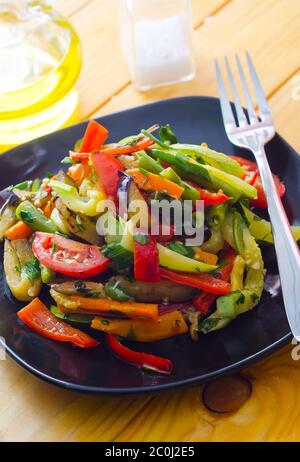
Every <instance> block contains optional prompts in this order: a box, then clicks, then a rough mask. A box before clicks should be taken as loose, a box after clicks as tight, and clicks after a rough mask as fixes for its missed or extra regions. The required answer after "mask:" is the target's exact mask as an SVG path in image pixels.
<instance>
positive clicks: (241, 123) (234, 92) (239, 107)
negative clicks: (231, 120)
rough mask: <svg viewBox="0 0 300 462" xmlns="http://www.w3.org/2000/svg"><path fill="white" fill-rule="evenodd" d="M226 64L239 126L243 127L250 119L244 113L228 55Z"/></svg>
mask: <svg viewBox="0 0 300 462" xmlns="http://www.w3.org/2000/svg"><path fill="white" fill-rule="evenodd" d="M225 65H226V69H227V74H228V80H229V83H230V88H231V92H232V96H233V101H234V104H235V110H236V114H237V118H238V122H239V126H240V127H241V126H245V125H248V121H247V118H246V116H245V113H244V111H243V108H242V104H241V100H240V97H239V94H238V90H237V87H236V84H235V81H234V77H233V74H232V72H231V68H230V65H229V61H228V58H227V57H226V58H225Z"/></svg>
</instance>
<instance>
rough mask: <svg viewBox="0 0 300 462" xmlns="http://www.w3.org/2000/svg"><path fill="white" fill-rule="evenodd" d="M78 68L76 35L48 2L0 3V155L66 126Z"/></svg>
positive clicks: (73, 106)
mask: <svg viewBox="0 0 300 462" xmlns="http://www.w3.org/2000/svg"><path fill="white" fill-rule="evenodd" d="M80 69H81V48H80V43H79V39H78V37H77V34H76V32H75V31H74V29H73V28H72V26H71V25H70V24H69V23H68V22H67V21H66V20H65V19H64V18H63V17H62V16H60V15H59V14H58V13H57V12H56V11H55V10H54V9H53V8H52V7H51V2H49V1H46V0H44V1H30V0H7V1H6V0H0V151H4V150H5V149H7V148H9V147H11V146H14V145H16V144H20V143H23V142H26V141H28V140H30V139H33V138H37V137H39V136H42V135H44V134H46V133H49V132H51V131H54V130H56V129H58V128H60V127H62V126H63V125H64V124H66V122H67V121H68V120H69V119H70V118H71V117H72V115H73V114H74V112H75V110H76V107H77V103H78V94H77V91H76V90H75V87H74V85H75V82H76V81H77V79H78V76H79V73H80Z"/></svg>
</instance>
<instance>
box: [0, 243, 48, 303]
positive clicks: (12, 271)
mask: <svg viewBox="0 0 300 462" xmlns="http://www.w3.org/2000/svg"><path fill="white" fill-rule="evenodd" d="M4 272H5V277H6V282H7V285H8V287H9V289H10V291H11V292H12V294H13V296H14V297H15V298H16V299H17V300H19V301H21V302H27V301H30V300H32V299H33V298H35V297H37V296H38V295H39V293H40V291H41V287H42V283H41V274H40V268H39V264H38V261H37V260H36V259H35V258H34V255H33V253H32V250H31V247H30V245H29V243H28V241H27V240H26V239H25V240H24V239H21V240H15V241H12V242H10V241H8V240H5V244H4Z"/></svg>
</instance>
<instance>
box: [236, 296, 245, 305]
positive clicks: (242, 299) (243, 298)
mask: <svg viewBox="0 0 300 462" xmlns="http://www.w3.org/2000/svg"><path fill="white" fill-rule="evenodd" d="M243 303H245V295H244V294H243V293H241V295H240V296H239V298H238V299H237V301H236V304H237V305H242V304H243Z"/></svg>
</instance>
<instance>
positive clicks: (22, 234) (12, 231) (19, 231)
mask: <svg viewBox="0 0 300 462" xmlns="http://www.w3.org/2000/svg"><path fill="white" fill-rule="evenodd" d="M32 234H33V229H32V228H30V226H28V225H26V224H25V223H23V221H18V223H16V224H15V225H13V226H12V227H11V228H9V229H8V230H7V231H5V233H4V236H5V237H7V239H9V240H10V241H16V240H17V239H28V238H29V237H30V236H31V235H32Z"/></svg>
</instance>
